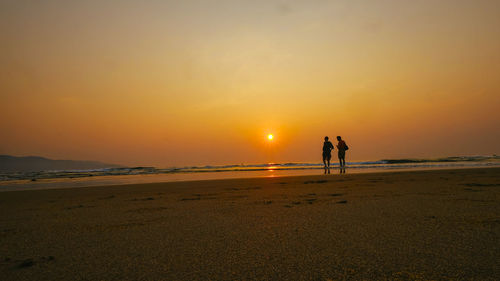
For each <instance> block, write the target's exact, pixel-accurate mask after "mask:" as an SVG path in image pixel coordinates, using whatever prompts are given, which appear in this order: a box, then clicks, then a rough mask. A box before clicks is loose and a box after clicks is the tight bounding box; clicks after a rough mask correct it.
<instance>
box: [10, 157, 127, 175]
mask: <svg viewBox="0 0 500 281" xmlns="http://www.w3.org/2000/svg"><path fill="white" fill-rule="evenodd" d="M118 167H123V166H120V165H115V164H107V163H102V162H97V161H81V160H53V159H49V158H45V157H40V156H21V157H18V156H11V155H0V173H12V172H39V171H50V170H86V169H105V168H118Z"/></svg>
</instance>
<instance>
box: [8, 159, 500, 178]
mask: <svg viewBox="0 0 500 281" xmlns="http://www.w3.org/2000/svg"><path fill="white" fill-rule="evenodd" d="M347 165H348V167H349V168H350V169H411V168H446V167H488V166H500V157H499V156H496V155H493V156H454V157H445V158H436V159H384V160H379V161H358V162H348V163H347ZM332 166H333V167H337V166H338V164H337V163H333V164H332ZM309 169H311V170H312V169H323V164H322V163H301V162H287V163H259V164H230V165H218V166H213V165H207V166H190V167H171V168H157V167H144V166H138V167H123V168H122V167H119V168H104V169H91V170H57V171H38V172H9V173H2V172H0V181H12V180H31V181H36V180H38V179H55V178H70V179H71V178H83V177H96V176H118V175H151V174H172V173H210V172H212V173H214V172H245V171H266V170H268V171H272V170H309Z"/></svg>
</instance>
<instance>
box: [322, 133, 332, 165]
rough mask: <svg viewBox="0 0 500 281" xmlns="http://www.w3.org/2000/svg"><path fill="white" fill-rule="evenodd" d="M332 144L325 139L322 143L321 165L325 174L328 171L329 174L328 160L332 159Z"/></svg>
mask: <svg viewBox="0 0 500 281" xmlns="http://www.w3.org/2000/svg"><path fill="white" fill-rule="evenodd" d="M332 150H333V144H332V143H331V142H330V141H329V140H328V137H325V142H324V143H323V164H324V165H325V168H324V169H325V174H326V172H327V170H328V173H330V159H332Z"/></svg>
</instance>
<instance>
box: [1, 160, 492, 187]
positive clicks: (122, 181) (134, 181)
mask: <svg viewBox="0 0 500 281" xmlns="http://www.w3.org/2000/svg"><path fill="white" fill-rule="evenodd" d="M495 168H496V169H500V167H499V166H490V167H484V166H481V167H433V168H394V169H391V168H385V169H364V170H361V169H349V167H347V173H345V174H339V168H338V167H337V168H331V174H322V173H317V174H314V173H311V171H312V169H309V170H296V171H289V170H278V171H276V170H272V171H244V172H231V171H228V172H213V173H212V172H206V173H205V172H204V173H177V174H153V175H125V176H121V175H116V176H94V177H80V178H74V179H69V178H54V179H40V180H37V181H35V182H33V181H30V180H15V181H4V182H0V193H1V192H10V191H28V190H48V189H72V188H88V187H107V186H121V185H138V184H149V183H170V182H197V181H217V180H231V179H235V180H245V179H254V178H286V177H304V176H306V177H307V176H336V175H337V176H346V175H358V174H378V173H403V172H418V171H443V170H444V171H446V170H464V169H465V170H467V169H495ZM314 171H322V169H314ZM250 173H253V174H254V175H253V176H251V175H249V174H250ZM270 173H272V174H270ZM207 175H211V176H208V177H206V176H207ZM221 175H222V176H221ZM245 175H248V176H245ZM182 176H186V177H184V178H183V177H182ZM175 177H180V178H177V179H176V178H175ZM204 177H206V178H204Z"/></svg>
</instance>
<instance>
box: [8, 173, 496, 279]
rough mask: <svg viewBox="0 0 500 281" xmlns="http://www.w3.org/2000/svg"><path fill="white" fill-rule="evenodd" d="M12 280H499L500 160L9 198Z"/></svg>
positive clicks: (37, 193)
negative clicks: (496, 164) (498, 164)
mask: <svg viewBox="0 0 500 281" xmlns="http://www.w3.org/2000/svg"><path fill="white" fill-rule="evenodd" d="M0 241H1V243H0V255H1V256H0V269H1V276H2V277H1V278H0V279H2V280H387V279H390V280H500V263H498V261H499V260H500V168H481V169H460V170H437V171H413V172H395V173H371V174H355V175H349V174H347V175H317V176H296V177H277V178H254V179H228V180H210V181H191V182H171V183H152V184H136V185H121V186H100V187H86V188H71V189H53V190H31V191H13V192H2V193H0Z"/></svg>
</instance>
